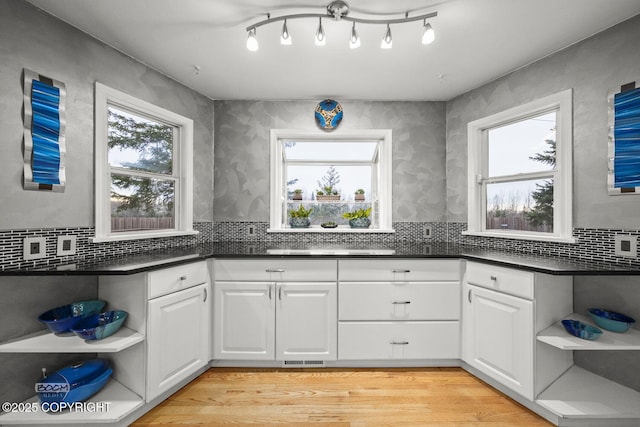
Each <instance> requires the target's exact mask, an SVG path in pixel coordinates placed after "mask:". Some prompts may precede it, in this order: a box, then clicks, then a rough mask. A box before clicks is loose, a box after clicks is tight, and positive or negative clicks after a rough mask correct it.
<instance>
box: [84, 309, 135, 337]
mask: <svg viewBox="0 0 640 427" xmlns="http://www.w3.org/2000/svg"><path fill="white" fill-rule="evenodd" d="M127 315H128V313H127V312H126V311H123V310H114V311H106V312H104V313H100V314H93V315H91V316H89V317H85V318H84V319H82V320H80V321H79V322H78V323H77V324H76V325H75V326H74V327H73V328H71V332H73V333H74V334H76V335H77V336H79V337H80V338H82V339H83V340H101V339H103V338H106V337H108V336H110V335H113V334H114V333H115V332H116V331H117V330H118V329H120V327H121V326H122V324H123V323H124V320H125V319H126V318H127Z"/></svg>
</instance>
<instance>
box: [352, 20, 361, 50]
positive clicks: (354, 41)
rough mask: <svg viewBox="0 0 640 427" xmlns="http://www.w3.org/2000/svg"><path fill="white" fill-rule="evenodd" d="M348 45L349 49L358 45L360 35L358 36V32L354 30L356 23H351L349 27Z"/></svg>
mask: <svg viewBox="0 0 640 427" xmlns="http://www.w3.org/2000/svg"><path fill="white" fill-rule="evenodd" d="M349 47H350V48H351V49H357V48H359V47H360V36H358V32H357V31H356V23H355V22H354V23H353V26H352V27H351V38H350V39H349Z"/></svg>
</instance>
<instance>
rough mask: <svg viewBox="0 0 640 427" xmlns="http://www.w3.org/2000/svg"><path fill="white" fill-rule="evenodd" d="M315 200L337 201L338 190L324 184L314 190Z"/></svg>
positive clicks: (338, 197)
mask: <svg viewBox="0 0 640 427" xmlns="http://www.w3.org/2000/svg"><path fill="white" fill-rule="evenodd" d="M316 200H317V201H319V202H323V201H325V202H326V201H338V200H340V193H338V190H334V189H333V187H330V186H325V187H322V189H321V190H318V191H316Z"/></svg>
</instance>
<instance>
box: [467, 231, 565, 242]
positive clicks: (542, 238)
mask: <svg viewBox="0 0 640 427" xmlns="http://www.w3.org/2000/svg"><path fill="white" fill-rule="evenodd" d="M461 234H462V235H464V236H478V237H498V238H502V239H517V240H533V241H537V242H555V243H576V239H574V238H573V237H561V236H541V235H537V234H536V235H532V234H517V233H501V232H499V231H463V232H462V233H461Z"/></svg>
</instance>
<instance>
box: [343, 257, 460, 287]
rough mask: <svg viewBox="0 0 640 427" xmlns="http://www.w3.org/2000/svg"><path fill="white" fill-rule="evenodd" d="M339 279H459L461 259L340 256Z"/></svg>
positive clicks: (387, 280)
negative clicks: (349, 257) (351, 257)
mask: <svg viewBox="0 0 640 427" xmlns="http://www.w3.org/2000/svg"><path fill="white" fill-rule="evenodd" d="M338 265H339V278H340V280H341V281H365V280H371V281H386V282H389V281H418V280H460V261H458V260H421V259H353V260H351V259H341V260H340V261H339V264H338Z"/></svg>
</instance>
